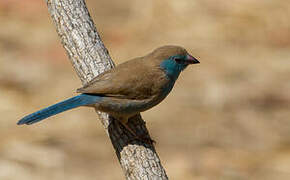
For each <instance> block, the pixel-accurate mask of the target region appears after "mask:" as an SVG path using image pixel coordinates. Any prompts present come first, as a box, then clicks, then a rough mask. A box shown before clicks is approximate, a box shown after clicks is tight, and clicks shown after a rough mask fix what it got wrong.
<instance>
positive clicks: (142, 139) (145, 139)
mask: <svg viewBox="0 0 290 180" xmlns="http://www.w3.org/2000/svg"><path fill="white" fill-rule="evenodd" d="M119 122H120V123H121V124H122V125H123V126H124V127H125V129H127V130H128V131H129V132H130V133H131V134H133V136H134V139H133V140H136V139H137V140H140V141H142V142H144V143H148V144H152V143H155V141H154V140H152V139H151V138H150V137H149V138H148V137H140V136H138V135H137V134H136V132H134V131H133V130H132V128H130V127H129V126H128V124H127V123H128V119H125V120H124V119H123V118H122V119H121V120H119Z"/></svg>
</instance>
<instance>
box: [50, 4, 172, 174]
mask: <svg viewBox="0 0 290 180" xmlns="http://www.w3.org/2000/svg"><path fill="white" fill-rule="evenodd" d="M46 2H47V5H48V10H49V13H50V15H51V18H52V19H53V22H54V24H55V26H56V30H57V33H58V35H59V37H60V38H61V42H62V44H63V47H64V48H65V49H66V51H67V54H68V56H69V59H70V61H71V63H72V64H73V67H74V69H75V71H76V72H77V74H78V76H79V78H80V79H81V81H82V83H83V84H86V83H87V82H89V81H90V80H91V79H93V78H94V77H96V76H97V75H98V74H100V73H102V72H104V71H106V70H108V69H110V68H113V67H114V63H113V61H112V60H111V58H110V56H109V53H108V51H107V49H106V48H105V46H104V44H103V42H102V41H101V39H100V36H99V34H98V32H97V30H96V28H95V26H94V23H93V20H92V19H91V17H90V15H89V12H88V10H87V7H86V4H85V2H84V0H47V1H46ZM97 113H98V114H99V116H100V119H101V121H102V124H103V125H104V127H105V129H106V131H107V133H108V135H109V137H110V139H111V142H112V144H113V147H114V148H115V150H116V154H117V156H118V159H119V161H120V164H121V166H122V168H123V171H124V173H125V176H126V179H168V178H167V175H166V173H165V170H164V169H163V167H162V165H161V163H160V160H159V157H158V155H157V153H156V151H155V148H154V146H153V144H152V143H145V142H143V141H140V140H138V139H134V137H133V136H132V134H130V132H128V131H126V130H125V129H124V128H123V126H121V125H120V124H119V123H118V121H116V120H114V119H113V118H112V117H109V115H108V114H105V113H101V112H97ZM128 125H129V126H130V127H131V128H132V129H133V130H134V131H135V132H137V134H138V135H139V136H142V137H148V138H150V136H149V133H148V131H147V129H146V126H145V122H144V121H143V120H142V118H141V116H140V115H137V116H135V117H133V118H131V119H129V122H128ZM93 179H94V178H93Z"/></svg>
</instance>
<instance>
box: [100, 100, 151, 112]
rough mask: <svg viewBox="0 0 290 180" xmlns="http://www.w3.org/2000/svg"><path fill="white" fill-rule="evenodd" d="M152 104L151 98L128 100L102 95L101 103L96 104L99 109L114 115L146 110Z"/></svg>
mask: <svg viewBox="0 0 290 180" xmlns="http://www.w3.org/2000/svg"><path fill="white" fill-rule="evenodd" d="M153 106H154V102H152V100H151V101H150V100H128V99H117V98H111V97H104V99H103V101H102V103H100V104H97V108H98V110H100V111H103V112H107V113H109V114H111V115H116V116H131V115H135V114H137V113H139V112H142V111H146V110H148V109H150V108H151V107H153Z"/></svg>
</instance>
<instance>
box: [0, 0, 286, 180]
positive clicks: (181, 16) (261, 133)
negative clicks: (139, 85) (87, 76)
mask: <svg viewBox="0 0 290 180" xmlns="http://www.w3.org/2000/svg"><path fill="white" fill-rule="evenodd" d="M87 3H88V7H89V9H90V11H91V13H92V16H93V18H94V20H95V24H96V25H97V28H98V30H99V31H100V33H101V36H102V39H103V40H104V42H105V44H106V46H107V48H108V49H109V51H110V54H111V56H112V58H113V59H114V61H115V62H116V63H117V64H119V63H121V62H124V61H126V60H128V59H130V58H132V57H136V56H142V55H144V54H146V53H148V52H150V51H151V50H152V49H154V48H156V47H158V46H160V45H164V44H179V45H182V46H184V47H186V48H187V49H188V51H189V52H191V54H193V55H194V56H195V57H197V58H198V59H199V60H200V62H201V64H200V65H196V66H192V67H190V68H188V69H187V70H186V71H185V72H184V73H183V74H182V75H181V77H180V79H179V80H178V82H177V84H176V86H175V88H174V90H173V92H172V93H171V94H170V96H169V97H168V98H167V99H166V100H165V101H164V102H162V103H161V104H160V105H159V106H157V107H155V108H153V109H152V110H150V111H148V112H145V113H143V117H144V119H145V120H146V121H147V125H148V128H149V130H150V133H151V135H152V137H153V138H154V139H155V140H156V141H157V144H156V148H157V151H158V152H159V155H160V157H161V160H162V163H163V165H164V166H165V168H166V170H167V174H168V176H169V177H170V178H171V179H198V180H207V179H221V180H239V179H253V180H257V179H263V180H273V179H279V180H284V179H285V180H287V179H290V118H289V117H290V111H289V108H290V93H289V92H290V83H289V82H290V21H289V19H290V3H289V2H287V1H285V0H267V1H259V0H251V1H250V0H235V1H217V0H195V1H191V0H182V1H175V0H160V1H154V0H147V1H140V0H137V1H136V0H135V1H133V0H123V1H118V0H112V1H105V0H100V1H98V2H95V1H93V0H88V1H87ZM0 25H1V28H0V114H1V123H0V179H1V180H2V179H3V180H16V179H17V180H18V179H21V180H26V179H29V180H40V179H41V180H50V179H55V180H62V179H70V180H79V179H82V180H92V179H105V180H111V179H123V173H122V171H121V168H120V166H119V164H118V160H117V158H116V157H115V154H114V150H113V148H112V146H111V144H110V141H109V139H108V138H107V135H106V133H105V131H104V130H103V128H102V126H101V123H100V122H99V120H98V119H97V117H96V114H95V112H94V110H93V109H89V108H79V109H75V110H72V111H70V112H66V113H63V114H59V115H58V116H55V117H53V118H50V119H47V120H46V121H43V122H42V123H39V124H35V125H33V126H21V127H19V126H17V125H16V122H17V121H18V120H19V119H20V118H21V117H23V116H24V115H26V114H28V113H31V112H34V111H35V110H37V109H40V108H42V107H45V106H48V105H50V104H53V103H55V102H57V101H60V100H62V99H64V98H68V97H71V96H73V95H75V94H76V93H75V89H77V88H78V87H80V86H81V83H80V81H79V79H78V77H77V76H76V74H75V73H74V71H73V69H72V67H71V65H70V62H69V61H68V58H67V57H66V54H65V52H64V50H63V48H62V46H61V45H60V41H59V39H58V37H57V34H56V32H55V29H54V27H53V25H52V23H51V20H50V18H49V16H48V13H47V8H46V4H45V1H37V0H25V1H16V0H9V1H8V0H0Z"/></svg>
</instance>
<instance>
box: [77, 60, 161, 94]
mask: <svg viewBox="0 0 290 180" xmlns="http://www.w3.org/2000/svg"><path fill="white" fill-rule="evenodd" d="M161 76H162V77H163V76H164V75H163V73H162V72H161V70H160V69H159V68H157V67H154V65H152V64H151V63H148V62H147V63H145V60H144V59H143V58H138V59H134V60H130V61H127V62H126V63H123V64H121V65H119V66H117V67H116V68H115V69H111V70H109V71H107V72H104V73H103V74H100V75H99V76H97V77H96V78H94V79H93V80H92V81H91V82H89V83H88V84H87V85H85V86H84V87H82V88H80V89H78V90H77V92H79V93H92V94H102V95H105V96H115V97H119V98H126V99H147V98H150V97H151V96H152V95H154V94H156V93H158V92H159V91H160V89H161V87H159V86H161V84H162V83H161V84H160V83H156V81H158V80H159V79H160V77H161Z"/></svg>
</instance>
